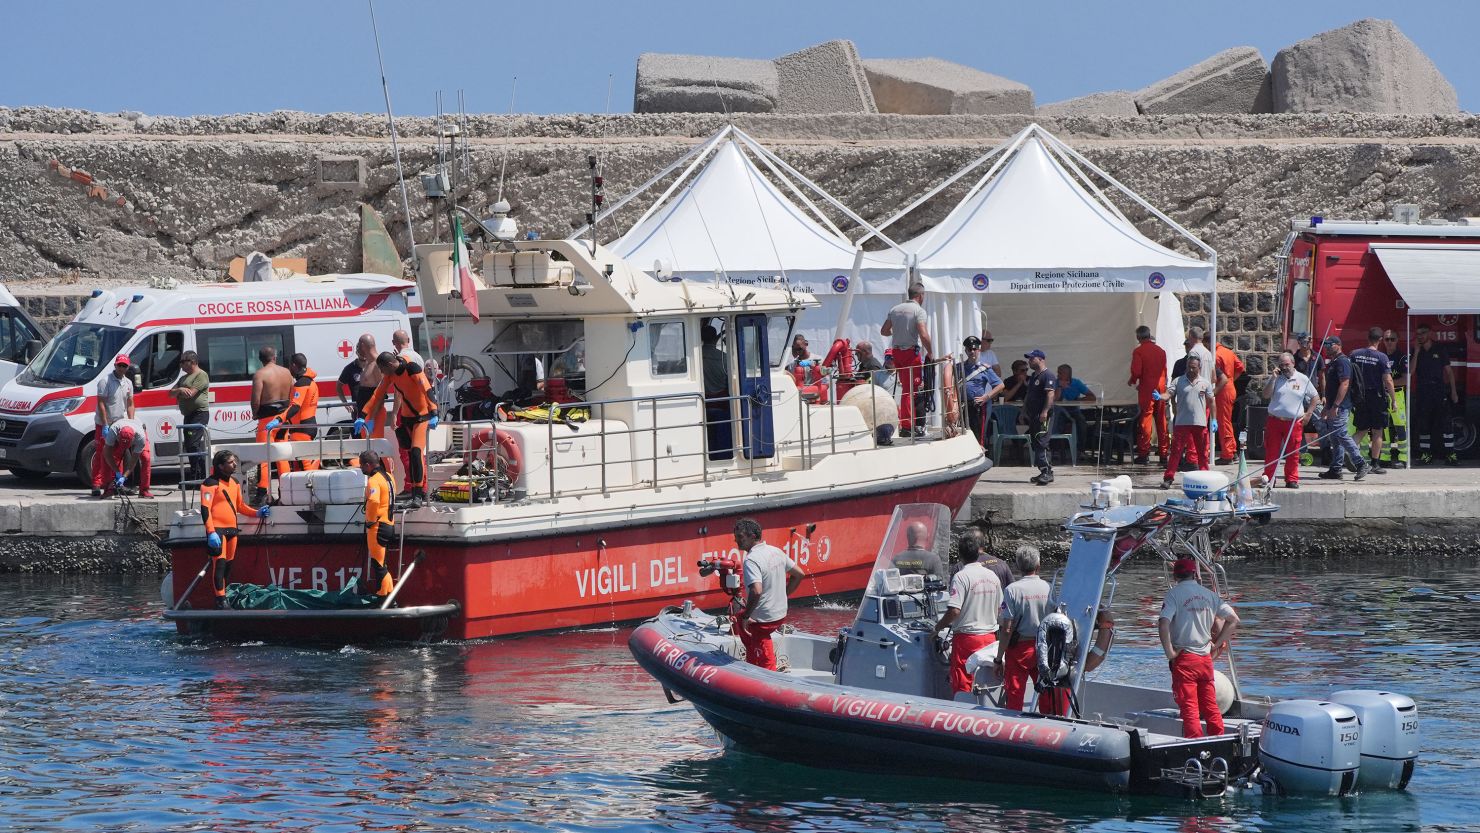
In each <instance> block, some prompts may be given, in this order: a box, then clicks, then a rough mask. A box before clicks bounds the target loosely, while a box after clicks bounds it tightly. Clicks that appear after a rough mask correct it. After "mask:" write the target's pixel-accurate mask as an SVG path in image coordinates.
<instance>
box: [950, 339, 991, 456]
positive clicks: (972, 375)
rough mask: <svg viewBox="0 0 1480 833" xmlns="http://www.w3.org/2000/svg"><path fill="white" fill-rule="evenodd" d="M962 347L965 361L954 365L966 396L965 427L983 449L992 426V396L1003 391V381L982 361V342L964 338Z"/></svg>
mask: <svg viewBox="0 0 1480 833" xmlns="http://www.w3.org/2000/svg"><path fill="white" fill-rule="evenodd" d="M961 347H962V348H963V349H965V350H966V358H965V359H963V360H962V362H961V363H960V364H959V365H957V366H956V378H957V379H960V380H961V386H962V389H963V392H964V393H965V398H966V424H967V425H969V426H971V436H973V437H976V441H977V442H979V443H981V444H982V445H983V446H985V445H986V444H987V433H988V431H990V430H991V428H990V426H991V424H992V397H994V396H996V395H997V394H999V393H1001V392H1002V378H1001V377H1000V376H998V375H997V373H996V371H994V370H993V369H992V367H991V365H989V364H987V362H986V360H985V359H984V358H982V341H981V339H979V338H977V337H976V336H967V337H966V340H965V341H963V342H961Z"/></svg>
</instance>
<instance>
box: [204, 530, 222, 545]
mask: <svg viewBox="0 0 1480 833" xmlns="http://www.w3.org/2000/svg"><path fill="white" fill-rule="evenodd" d="M206 544H208V545H209V546H211V547H212V548H215V549H219V548H220V547H221V533H219V532H212V533H211V534H210V535H207V536H206Z"/></svg>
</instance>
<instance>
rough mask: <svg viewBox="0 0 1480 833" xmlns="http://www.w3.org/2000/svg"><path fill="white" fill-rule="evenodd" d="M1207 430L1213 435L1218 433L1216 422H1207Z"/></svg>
mask: <svg viewBox="0 0 1480 833" xmlns="http://www.w3.org/2000/svg"><path fill="white" fill-rule="evenodd" d="M1208 430H1209V431H1211V432H1212V433H1214V434H1216V433H1218V420H1216V419H1215V420H1211V421H1209V422H1208Z"/></svg>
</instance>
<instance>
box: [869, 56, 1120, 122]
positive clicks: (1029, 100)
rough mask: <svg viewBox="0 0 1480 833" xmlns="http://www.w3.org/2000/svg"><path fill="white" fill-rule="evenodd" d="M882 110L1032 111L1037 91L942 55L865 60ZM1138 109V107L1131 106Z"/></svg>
mask: <svg viewBox="0 0 1480 833" xmlns="http://www.w3.org/2000/svg"><path fill="white" fill-rule="evenodd" d="M863 68H864V71H865V72H866V73H867V74H868V83H869V87H870V89H872V90H873V94H874V103H875V104H877V105H878V108H879V112H880V113H903V114H908V115H921V116H937V115H963V114H964V115H982V116H995V115H1007V114H1013V113H1031V112H1033V90H1031V89H1030V88H1029V87H1028V85H1026V84H1020V83H1018V82H1017V81H1013V80H1011V79H1009V78H1003V77H1001V76H999V75H992V74H991V73H989V72H982V71H981V70H979V69H975V68H972V67H968V66H963V65H962V64H956V63H952V62H950V61H942V60H940V59H939V58H897V59H896V58H889V59H870V60H867V61H864V62H863ZM1131 112H1132V114H1134V113H1135V110H1134V108H1132V110H1131Z"/></svg>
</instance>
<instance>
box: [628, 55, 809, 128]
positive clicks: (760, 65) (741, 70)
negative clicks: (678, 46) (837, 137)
mask: <svg viewBox="0 0 1480 833" xmlns="http://www.w3.org/2000/svg"><path fill="white" fill-rule="evenodd" d="M779 98H780V94H779V92H778V81H777V73H776V64H775V63H774V62H772V61H767V60H764V59H750V58H716V57H711V56H706V55H669V54H664V53H659V52H644V53H643V54H642V55H639V56H638V58H637V85H636V90H635V92H634V94H633V98H632V110H633V111H634V112H637V113H723V112H726V111H727V110H728V112H731V113H770V112H772V111H774V110H775V109H776V104H777V101H778V100H779Z"/></svg>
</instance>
